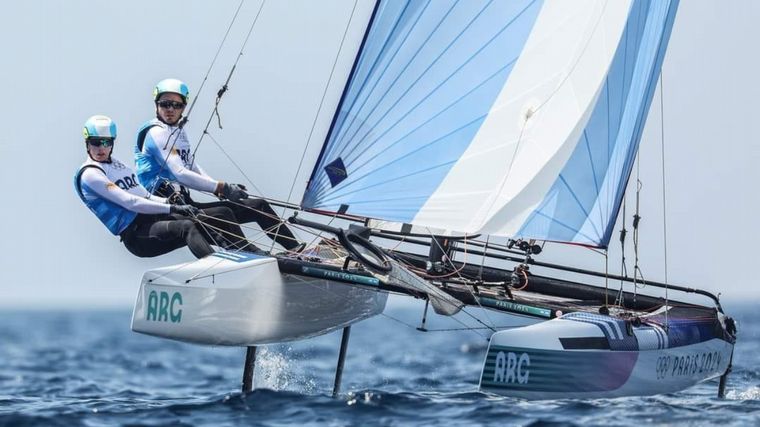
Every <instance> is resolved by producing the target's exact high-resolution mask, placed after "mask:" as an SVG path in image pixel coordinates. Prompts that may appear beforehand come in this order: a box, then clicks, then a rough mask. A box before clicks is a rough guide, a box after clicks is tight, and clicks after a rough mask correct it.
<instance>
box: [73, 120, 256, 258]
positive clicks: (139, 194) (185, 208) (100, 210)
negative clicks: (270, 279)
mask: <svg viewBox="0 0 760 427" xmlns="http://www.w3.org/2000/svg"><path fill="white" fill-rule="evenodd" d="M83 132H84V140H85V149H86V151H87V160H86V161H85V162H84V163H83V164H82V166H81V167H80V168H79V170H78V171H77V173H76V175H75V177H74V185H75V187H76V191H77V193H78V194H79V197H80V198H81V199H82V201H83V202H84V204H85V205H86V206H87V207H88V208H89V209H90V210H91V211H92V213H94V214H95V216H97V217H98V219H100V221H101V222H103V224H104V225H105V226H106V227H107V228H108V230H109V231H111V233H113V234H114V235H117V236H120V237H121V240H122V242H124V246H126V247H127V249H128V250H129V251H130V252H131V253H133V254H134V255H137V256H139V257H153V256H158V255H162V254H165V253H168V252H171V251H173V250H174V249H177V248H180V247H182V246H185V245H187V247H188V248H189V249H190V251H191V252H192V253H193V255H195V256H196V257H198V258H202V257H204V256H206V255H209V254H211V253H213V252H214V249H213V248H212V247H211V244H210V242H211V243H214V244H217V245H220V246H223V247H226V248H245V249H250V248H248V247H244V246H236V245H241V244H240V243H237V242H233V241H234V238H227V239H225V238H224V237H220V236H223V235H227V236H229V235H235V234H237V235H238V236H240V235H242V230H240V227H239V226H237V225H235V224H234V223H233V222H232V221H231V220H233V219H234V216H233V214H232V211H230V210H229V209H226V208H215V209H208V210H203V211H201V210H199V209H198V208H196V207H194V206H190V205H177V204H167V200H166V199H164V198H162V197H158V196H154V195H150V193H148V191H147V190H146V189H145V188H144V187H143V186H141V185H140V183H139V182H137V178H136V177H135V173H134V171H133V170H132V169H131V168H130V167H129V166H127V165H126V164H124V163H122V162H120V161H119V160H118V159H116V158H114V157H113V156H112V155H111V154H112V152H113V145H114V141H115V140H116V124H115V123H114V122H113V121H112V120H111V119H110V118H108V117H106V116H101V115H96V116H92V117H90V118H89V119H87V121H86V122H85V124H84V130H83ZM212 216H213V217H215V218H212ZM199 218H205V220H204V222H201V221H200V220H199ZM230 224H232V225H230ZM221 240H224V241H223V242H221Z"/></svg>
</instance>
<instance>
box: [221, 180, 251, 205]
mask: <svg viewBox="0 0 760 427" xmlns="http://www.w3.org/2000/svg"><path fill="white" fill-rule="evenodd" d="M245 190H246V188H245V186H243V185H241V184H227V183H226V182H225V183H224V185H223V186H222V194H221V195H222V196H223V197H224V198H226V199H230V200H232V201H233V202H237V201H240V200H241V199H247V198H248V193H246V192H245Z"/></svg>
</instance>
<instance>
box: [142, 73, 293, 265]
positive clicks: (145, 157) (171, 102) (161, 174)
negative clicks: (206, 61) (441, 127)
mask: <svg viewBox="0 0 760 427" xmlns="http://www.w3.org/2000/svg"><path fill="white" fill-rule="evenodd" d="M189 95H190V90H189V89H188V87H187V85H186V84H185V83H183V82H182V81H180V80H177V79H164V80H161V81H160V82H158V84H157V85H156V87H155V88H154V89H153V101H154V103H155V106H156V118H154V119H152V120H150V121H148V122H146V123H145V124H144V125H143V126H142V127H141V128H140V130H139V132H138V134H137V141H136V145H135V163H136V165H137V178H138V179H139V180H140V183H141V184H142V185H143V186H145V188H147V189H148V190H149V191H150V192H151V193H152V194H155V195H159V196H163V197H177V198H178V199H181V200H182V201H183V203H189V204H191V205H192V206H195V207H198V208H201V209H205V208H209V207H218V206H225V207H228V208H230V209H232V211H233V212H234V215H235V217H236V218H237V220H238V221H240V222H242V223H247V222H252V221H255V222H256V223H258V225H259V226H260V227H261V229H262V230H264V231H265V232H266V233H267V235H268V236H269V237H270V238H272V239H273V240H274V241H275V242H277V243H279V244H280V245H281V246H282V247H284V248H285V249H286V250H289V251H296V252H297V251H299V250H300V249H301V248H302V245H299V243H298V241H297V240H296V238H295V236H293V233H292V232H291V231H290V229H288V227H287V226H286V225H284V224H282V222H281V221H280V218H279V217H278V216H277V214H276V213H275V212H274V210H273V209H272V207H271V206H270V205H269V203H267V202H266V201H265V200H263V199H257V198H249V197H248V193H247V192H246V188H245V187H244V186H243V185H240V184H230V183H227V182H223V181H219V180H216V179H214V178H212V177H211V176H209V175H208V174H207V173H206V172H205V171H204V170H203V169H202V168H201V167H200V165H198V163H197V162H196V161H195V159H194V155H193V154H192V152H191V149H190V142H189V139H188V137H187V134H186V133H185V129H184V127H183V126H182V122H181V120H182V115H183V112H184V110H185V107H186V106H187V102H188V98H189ZM175 184H177V185H178V186H179V191H177V187H175ZM188 188H190V189H194V190H196V191H201V192H205V193H213V194H214V195H216V196H217V197H219V199H220V201H217V202H211V203H200V202H196V201H194V200H192V199H191V198H190V197H189V192H188V191H187V189H188ZM224 199H227V200H224Z"/></svg>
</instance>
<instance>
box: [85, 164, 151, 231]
mask: <svg viewBox="0 0 760 427" xmlns="http://www.w3.org/2000/svg"><path fill="white" fill-rule="evenodd" d="M88 168H95V169H99V170H101V171H103V173H105V174H106V176H107V177H108V180H109V181H111V182H112V183H114V184H115V185H118V186H119V188H121V189H122V190H124V191H127V192H129V193H132V194H136V195H141V194H140V193H139V192H138V190H136V189H137V188H139V186H140V184H139V183H138V182H137V178H136V176H135V173H134V171H133V170H132V169H131V168H130V167H129V166H127V165H125V164H124V163H122V162H120V161H118V160H116V159H111V162H110V163H101V162H96V161H95V160H92V159H88V160H87V161H86V162H84V164H82V166H80V167H79V170H78V171H77V173H76V174H75V175H74V187H75V188H76V191H77V194H79V197H80V198H81V199H82V201H83V202H84V204H85V205H87V207H88V208H90V210H91V211H92V213H94V214H95V216H97V217H98V219H99V220H100V221H101V222H102V223H103V224H104V225H105V226H106V227H107V228H108V230H109V231H110V232H111V233H113V234H114V235H119V234H121V232H122V231H124V229H126V228H127V227H128V226H129V224H131V223H132V221H134V219H135V217H136V216H137V213H136V212H132V211H130V210H127V209H124V208H123V207H121V206H119V205H117V204H116V203H114V202H112V201H110V200H107V199H104V198H102V197H101V196H100V195H99V194H98V193H96V192H95V191H94V190H93V189H92V188H90V187H89V186H88V185H87V183H85V182H83V181H82V173H84V171H85V170H86V169H88Z"/></svg>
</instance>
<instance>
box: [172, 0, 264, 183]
mask: <svg viewBox="0 0 760 427" xmlns="http://www.w3.org/2000/svg"><path fill="white" fill-rule="evenodd" d="M265 4H266V0H262V2H261V5H260V6H259V10H258V11H257V12H256V16H255V17H254V18H253V22H252V23H251V26H250V28H249V29H248V34H246V36H245V40H243V45H242V46H240V52H238V55H237V58H235V62H234V63H233V64H232V68H230V72H229V74H228V75H227V80H226V81H225V82H224V85H222V88H221V89H219V91H218V92H217V93H216V100H215V101H214V109H213V110H212V111H211V114H210V115H209V118H208V121H207V122H206V127H205V128H203V132H201V136H200V138H199V139H198V143H197V144H196V145H195V150H193V155H192V156H191V158H192V160H191V162H190V167H191V168H192V166H193V163H194V162H195V153H196V152H198V148H200V146H201V142H203V137H204V136H205V135H207V134H208V128H209V126H210V125H211V121H212V120H213V119H214V115H216V117H217V118H218V119H219V128H220V129H221V128H222V122H221V118H219V103H220V102H221V101H222V96H224V94H225V93H226V92H227V89H228V85H229V83H230V80H232V75H233V74H234V73H235V69H236V68H237V64H238V62H239V61H240V58H242V57H243V51H245V46H246V45H247V44H248V40H249V39H250V38H251V34H252V33H253V29H254V28H255V27H256V23H257V22H259V16H261V11H262V10H263V9H264V5H265ZM241 5H242V1H241ZM236 16H237V14H236ZM228 32H229V30H228ZM226 37H227V36H226V35H225V38H226ZM217 54H218V52H217ZM214 60H216V57H214ZM196 100H197V98H196ZM193 103H195V101H193ZM189 115H190V112H188V116H189ZM185 121H187V117H186V118H185ZM217 145H218V144H217Z"/></svg>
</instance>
